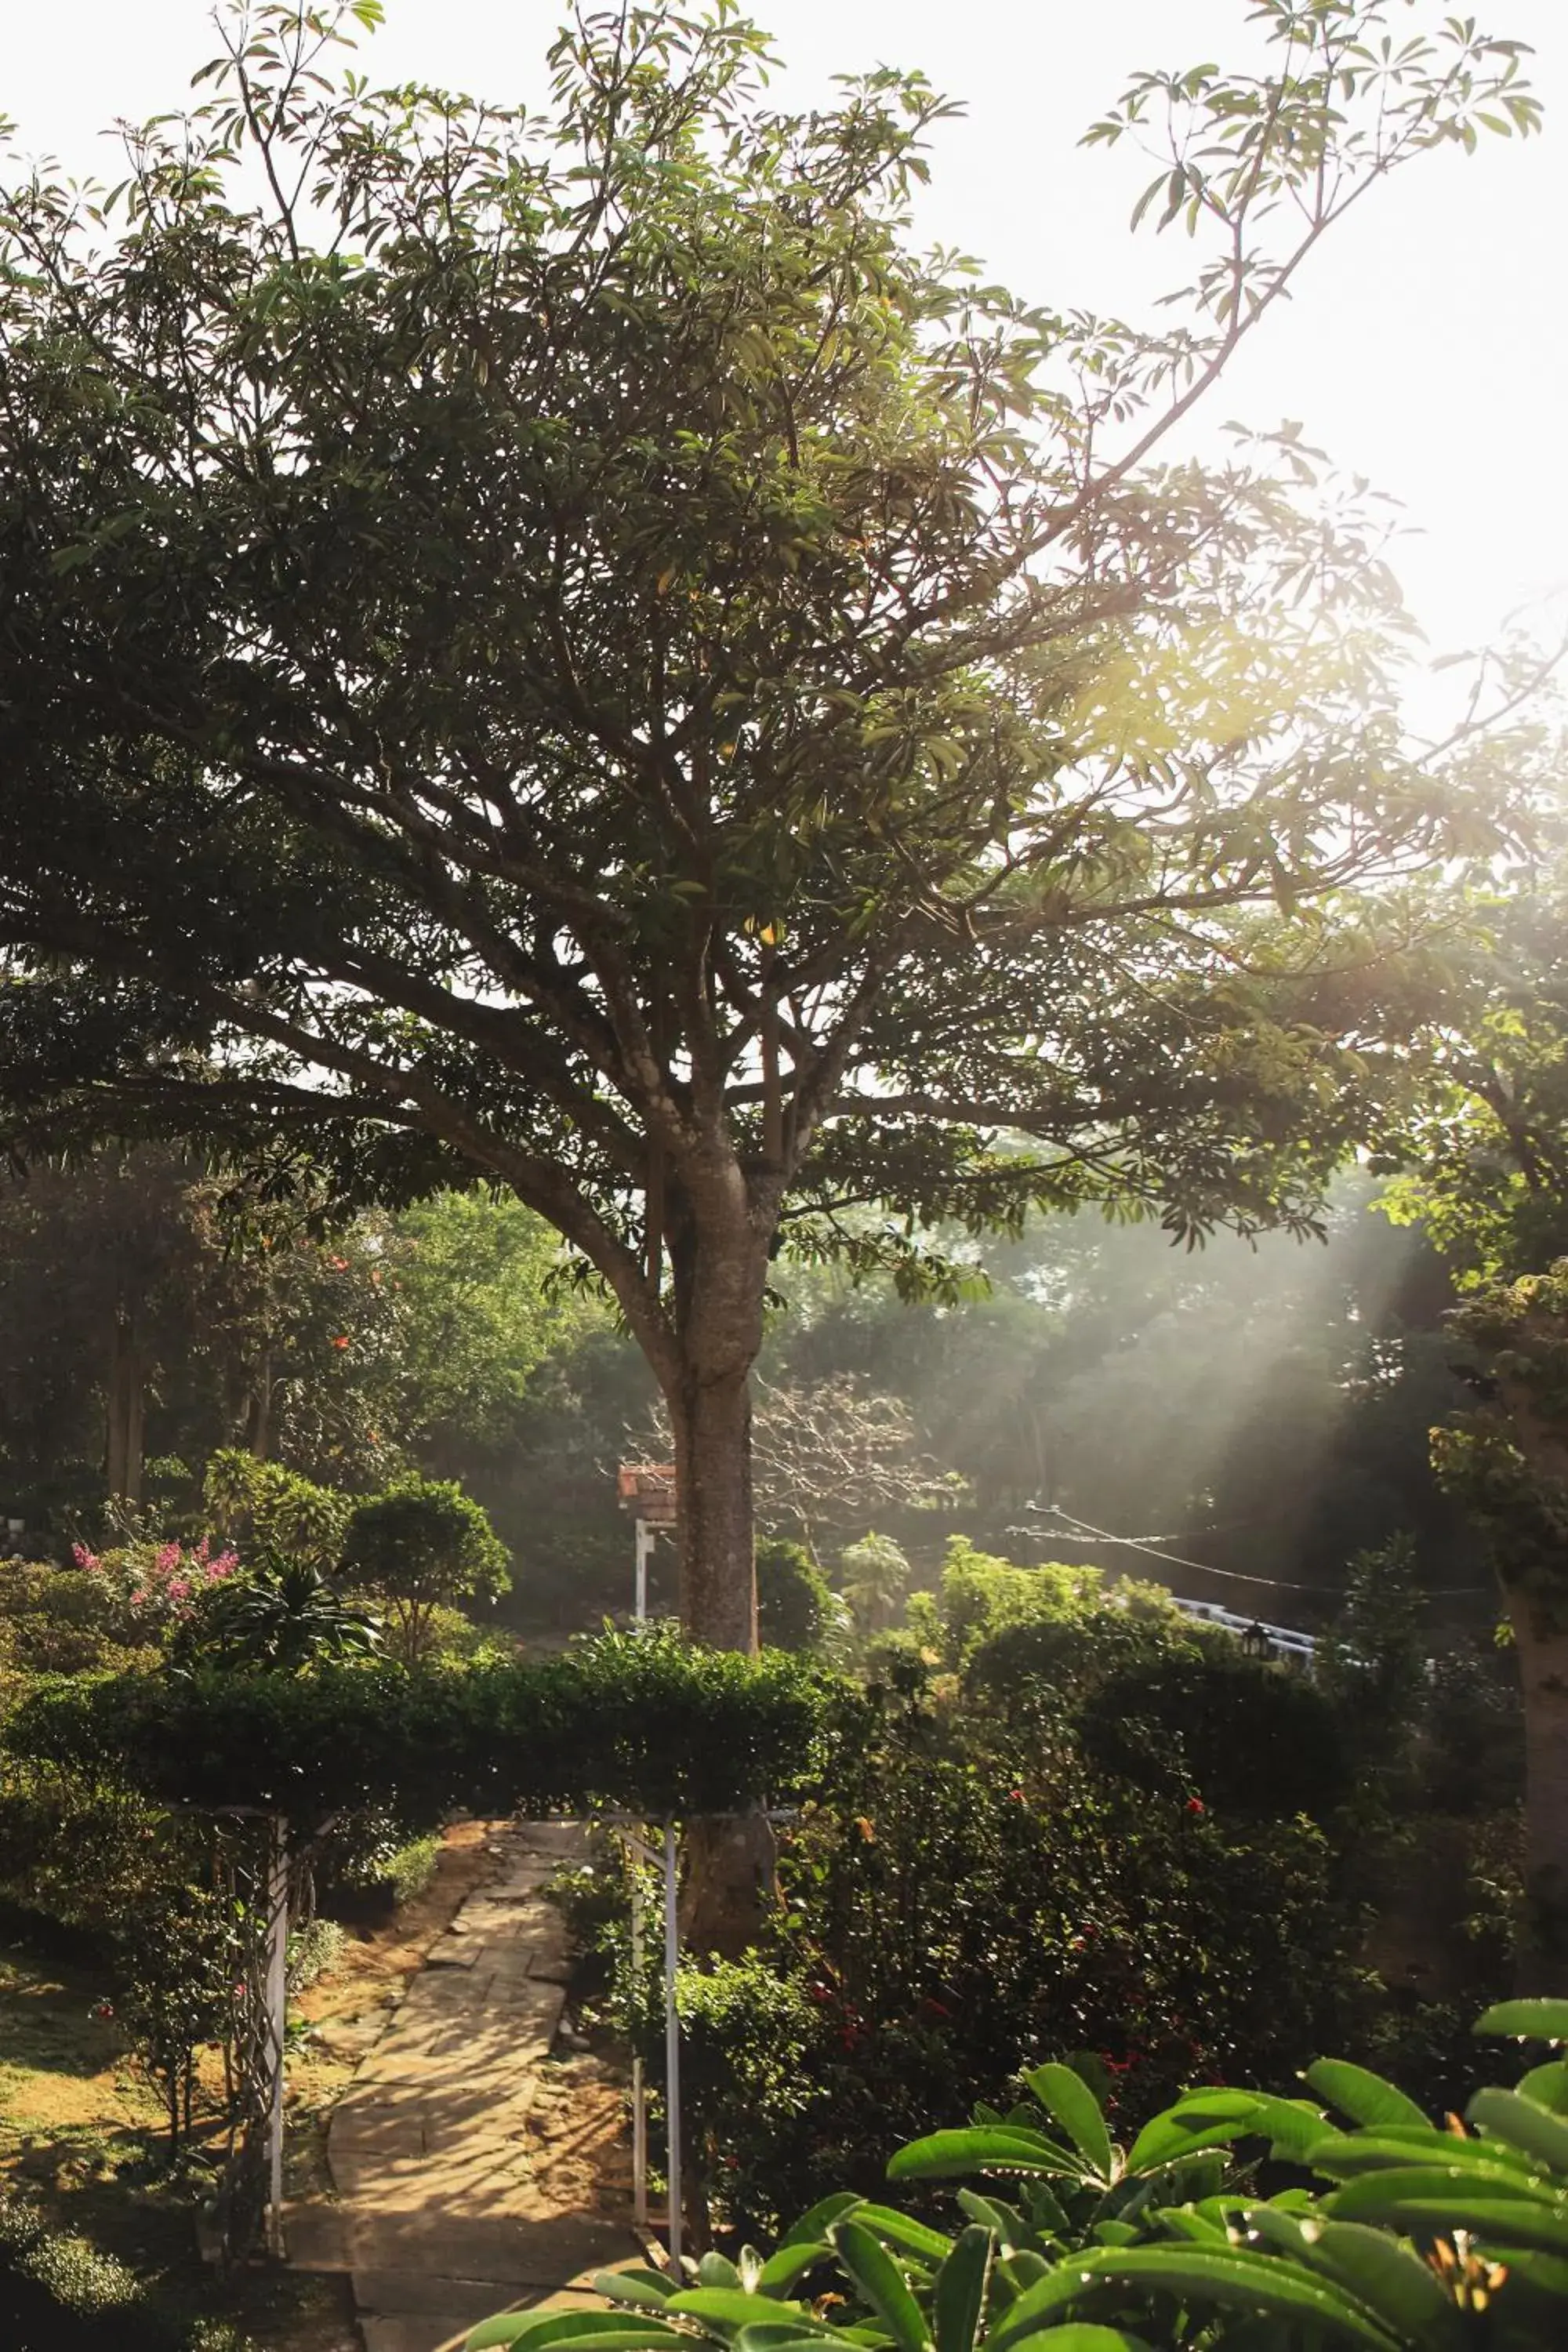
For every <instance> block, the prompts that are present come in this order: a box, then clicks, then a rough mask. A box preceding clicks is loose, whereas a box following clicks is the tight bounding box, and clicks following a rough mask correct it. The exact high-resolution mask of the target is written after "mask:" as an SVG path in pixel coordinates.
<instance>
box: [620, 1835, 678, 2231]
mask: <svg viewBox="0 0 1568 2352" xmlns="http://www.w3.org/2000/svg"><path fill="white" fill-rule="evenodd" d="M616 1834H617V1836H618V1837H619V1838H620V1840H621V1843H622V1844H623V1845H624V1847H625V1848H626V1853H628V1854H629V1855H630V1856H631V1858H632V1864H633V1872H634V1875H633V1879H632V1886H633V1895H632V1971H633V1976H634V1978H635V1979H636V1981H637V1984H638V1985H639V1987H640V1985H641V1982H642V1964H643V1958H644V1940H643V1939H644V1925H643V1908H642V1894H641V1887H640V1883H639V1881H638V1879H637V1876H636V1868H637V1864H638V1863H647V1864H653V1866H654V1867H655V1868H656V1869H658V1868H660V1867H662V1870H663V1874H664V2114H665V2124H666V2128H667V2134H668V2142H669V2150H668V2168H667V2171H668V2181H669V2217H668V2219H669V2261H670V2267H671V2269H672V2270H673V2271H674V2272H675V2273H676V2274H677V2276H678V2277H679V2272H680V2014H679V2010H678V2009H677V2007H676V2003H675V1979H676V1971H677V1970H678V1969H679V1966H680V1913H679V1870H678V1867H677V1865H678V1863H679V1852H680V1846H679V1836H678V1833H677V1831H676V1826H675V1823H674V1822H666V1823H665V1825H664V1837H663V1843H662V1845H661V1846H651V1845H649V1844H647V1843H646V1841H645V1840H644V1839H642V1838H640V1837H639V1836H638V1835H637V1832H636V1831H635V1830H633V1829H631V1828H629V1827H627V1828H617V1830H616ZM632 2194H633V2197H634V2199H635V2200H636V2201H635V2208H634V2210H635V2211H636V2213H637V2221H638V2222H639V2224H640V2225H642V2226H644V2227H646V2225H647V2070H646V2069H645V2067H644V2065H643V2063H642V2060H641V2059H640V2058H634V2059H633V2061H632Z"/></svg>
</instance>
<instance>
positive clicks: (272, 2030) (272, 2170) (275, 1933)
mask: <svg viewBox="0 0 1568 2352" xmlns="http://www.w3.org/2000/svg"><path fill="white" fill-rule="evenodd" d="M268 1831H269V1837H268V1847H269V1852H268V1885H267V2042H268V2058H269V2060H270V2074H269V2078H268V2102H267V2244H268V2252H271V2253H273V2254H275V2255H276V2256H277V2257H278V2259H279V2261H281V2260H282V2259H283V2050H284V2044H285V2042H286V2040H287V2038H288V2032H289V1824H288V1822H287V1821H286V1820H285V1819H284V1817H283V1815H282V1814H281V1813H274V1814H273V1816H272V1819H271V1821H270V1822H269V1823H268Z"/></svg>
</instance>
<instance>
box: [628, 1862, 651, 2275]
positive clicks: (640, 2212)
mask: <svg viewBox="0 0 1568 2352" xmlns="http://www.w3.org/2000/svg"><path fill="white" fill-rule="evenodd" d="M626 1860H627V1862H628V1863H629V1864H631V1873H632V1982H633V1984H634V1985H635V1986H636V1988H637V2007H638V2009H639V2011H640V2009H641V2007H642V1985H643V1885H642V1856H641V1854H640V1853H638V1852H637V1847H636V1846H635V1845H634V1844H632V1843H629V1842H628V1843H627V1847H626ZM632 2213H633V2216H634V2218H635V2220H636V2221H637V2228H638V2229H639V2230H646V2229H647V2070H646V2068H645V2067H644V2065H643V2062H642V2060H641V2059H640V2058H634V2059H633V2060H632Z"/></svg>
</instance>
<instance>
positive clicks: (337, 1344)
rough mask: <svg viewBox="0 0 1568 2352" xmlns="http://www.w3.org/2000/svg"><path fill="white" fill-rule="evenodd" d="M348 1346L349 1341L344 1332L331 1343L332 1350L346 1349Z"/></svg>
mask: <svg viewBox="0 0 1568 2352" xmlns="http://www.w3.org/2000/svg"><path fill="white" fill-rule="evenodd" d="M348 1344H349V1339H348V1333H347V1332H346V1331H340V1333H339V1334H338V1336H337V1338H336V1339H334V1340H333V1341H332V1345H333V1347H334V1348H346V1347H347V1346H348Z"/></svg>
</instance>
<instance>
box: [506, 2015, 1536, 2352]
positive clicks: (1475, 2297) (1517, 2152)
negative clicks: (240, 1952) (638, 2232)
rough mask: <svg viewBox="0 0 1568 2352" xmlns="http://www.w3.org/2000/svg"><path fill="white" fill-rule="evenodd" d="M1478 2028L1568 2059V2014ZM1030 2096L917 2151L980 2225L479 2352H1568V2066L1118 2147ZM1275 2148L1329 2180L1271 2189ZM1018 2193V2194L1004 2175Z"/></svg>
mask: <svg viewBox="0 0 1568 2352" xmlns="http://www.w3.org/2000/svg"><path fill="white" fill-rule="evenodd" d="M1477 2031H1478V2032H1482V2033H1497V2034H1506V2035H1515V2036H1519V2037H1521V2038H1523V2039H1539V2040H1542V2041H1549V2042H1554V2043H1557V2044H1563V2043H1565V2042H1568V2001H1505V2002H1504V2003H1502V2004H1501V2005H1500V2007H1499V2008H1497V2009H1493V2010H1489V2011H1488V2012H1487V2014H1486V2016H1485V2017H1483V2018H1482V2019H1481V2021H1480V2023H1479V2026H1478V2028H1477ZM1026 2079H1027V2082H1028V2086H1029V2090H1030V2093H1031V2095H1032V2102H1033V2104H1032V2105H1027V2106H1024V2107H1019V2108H1016V2109H1015V2110H1014V2111H1013V2113H1012V2114H1011V2115H1009V2116H992V2115H985V2116H981V2117H980V2118H979V2119H978V2120H977V2121H976V2122H975V2123H974V2124H973V2126H970V2127H969V2128H968V2129H965V2130H961V2131H943V2132H937V2133H934V2134H932V2135H931V2137H929V2138H927V2139H922V2140H917V2141H915V2142H914V2143H913V2144H912V2145H911V2146H910V2147H905V2148H901V2149H900V2151H899V2153H898V2155H897V2156H895V2157H894V2158H893V2160H892V2162H891V2164H890V2165H889V2174H890V2175H891V2177H892V2178H893V2179H896V2180H921V2181H930V2180H942V2179H960V2178H963V2176H965V2175H969V2176H979V2177H980V2178H981V2179H983V2180H984V2183H985V2185H984V2188H982V2189H972V2188H965V2189H960V2190H959V2191H958V2204H959V2207H960V2210H961V2212H962V2214H963V2224H964V2226H963V2227H962V2228H961V2229H960V2230H959V2231H958V2232H957V2234H956V2235H952V2234H950V2233H949V2232H947V2231H942V2230H939V2229H935V2228H933V2227H931V2224H930V2223H929V2222H926V2221H920V2220H916V2219H915V2218H913V2217H912V2216H911V2215H910V2214H907V2213H901V2212H899V2211H897V2210H894V2209H893V2208H892V2207H890V2206H884V2205H880V2204H876V2203H873V2202H870V2201H869V2200H867V2199H865V2198H863V2197H857V2196H853V2195H850V2194H845V2195H842V2196H838V2197H830V2198H828V2199H827V2200H826V2201H825V2202H824V2203H822V2204H820V2205H818V2206H816V2207H815V2208H814V2209H813V2210H812V2211H811V2212H809V2213H807V2214H806V2215H805V2219H804V2220H803V2221H798V2222H797V2223H796V2224H795V2228H794V2229H793V2230H792V2231H790V2232H789V2234H788V2236H787V2237H786V2238H785V2239H784V2242H783V2243H782V2244H781V2245H780V2246H779V2247H778V2248H777V2249H776V2251H774V2252H773V2253H771V2254H769V2255H767V2256H766V2257H765V2258H764V2256H763V2254H761V2253H759V2252H754V2251H752V2249H750V2248H747V2249H745V2250H743V2251H742V2253H741V2255H740V2257H739V2259H738V2261H736V2262H733V2263H731V2262H729V2261H727V2260H726V2259H725V2258H724V2257H723V2256H722V2255H719V2254H712V2253H710V2254H705V2255H704V2256H703V2258H702V2260H701V2262H700V2263H698V2264H697V2265H696V2266H695V2269H694V2271H693V2273H692V2274H691V2275H690V2276H688V2277H679V2278H677V2277H673V2276H671V2275H669V2274H668V2273H665V2272H661V2271H657V2270H653V2269H638V2270H629V2271H616V2272H608V2273H605V2274H603V2275H602V2276H601V2277H600V2278H599V2279H598V2280H597V2282H596V2284H597V2286H598V2289H599V2292H600V2293H601V2294H603V2295H604V2296H605V2299H606V2301H607V2302H608V2303H609V2304H611V2305H614V2306H616V2307H615V2308H614V2309H609V2310H605V2311H604V2312H603V2313H588V2312H573V2313H570V2314H566V2313H560V2312H509V2313H505V2314H503V2315H500V2317H498V2318H495V2319H490V2320H487V2321H486V2322H485V2323H484V2324H483V2325H482V2326H479V2327H477V2328H475V2329H474V2330H473V2332H472V2333H471V2334H470V2336H468V2352H503V2347H504V2352H513V2347H515V2352H565V2347H566V2346H567V2344H568V2341H570V2345H571V2347H572V2352H681V2347H688V2352H689V2347H721V2352H1033V2347H1036V2346H1038V2347H1040V2352H1342V2347H1361V2352H1552V2347H1561V2346H1563V2345H1565V2344H1568V2063H1564V2062H1563V2060H1562V2059H1561V2058H1553V2059H1552V2061H1550V2062H1549V2063H1547V2064H1545V2065H1542V2066H1537V2067H1535V2068H1534V2069H1533V2070H1532V2071H1531V2073H1529V2074H1526V2075H1525V2077H1524V2079H1523V2081H1522V2082H1521V2083H1520V2084H1518V2085H1517V2087H1516V2088H1514V2089H1513V2090H1500V2089H1488V2090H1483V2091H1479V2092H1478V2093H1477V2094H1476V2096H1475V2097H1474V2098H1473V2099H1472V2100H1471V2102H1470V2105H1469V2107H1468V2111H1467V2115H1466V2117H1465V2121H1464V2122H1463V2123H1461V2122H1460V2121H1459V2120H1458V2117H1456V2116H1449V2117H1448V2118H1447V2120H1446V2122H1445V2123H1444V2124H1443V2125H1441V2126H1437V2125H1434V2124H1431V2123H1429V2122H1428V2121H1427V2120H1426V2116H1423V2115H1422V2113H1421V2111H1420V2109H1419V2108H1418V2107H1417V2106H1415V2104H1414V2103H1413V2102H1412V2101H1411V2100H1409V2099H1407V2098H1406V2097H1405V2095H1404V2093H1403V2092H1402V2091H1399V2090H1397V2089H1395V2087H1394V2084H1391V2083H1386V2082H1384V2080H1383V2079H1382V2078H1381V2077H1380V2076H1379V2075H1376V2074H1369V2073H1368V2072H1367V2071H1366V2070H1365V2069H1364V2068H1363V2067H1360V2066H1352V2065H1347V2064H1344V2063H1341V2062H1338V2061H1331V2060H1322V2061H1320V2062H1319V2063H1318V2064H1316V2065H1314V2066H1311V2067H1310V2068H1309V2069H1308V2071H1307V2073H1306V2074H1305V2076H1304V2077H1303V2083H1304V2085H1305V2088H1306V2090H1307V2092H1308V2093H1309V2094H1310V2095H1309V2096H1307V2097H1305V2098H1276V2097H1269V2096H1268V2095H1265V2094H1263V2093H1261V2092H1255V2091H1230V2090H1222V2089H1216V2090H1199V2091H1191V2092H1189V2093H1187V2095H1185V2096H1184V2097H1183V2098H1181V2099H1178V2100H1177V2101H1176V2103H1175V2105H1173V2106H1172V2107H1170V2108H1168V2109H1167V2110H1166V2111H1165V2113H1164V2114H1163V2115H1160V2116H1155V2118H1154V2120H1153V2121H1152V2123H1151V2124H1149V2125H1148V2126H1146V2127H1145V2128H1144V2129H1143V2130H1142V2132H1141V2133H1140V2134H1139V2136H1138V2137H1137V2138H1136V2140H1134V2141H1133V2143H1132V2145H1131V2147H1129V2148H1126V2149H1122V2148H1121V2147H1117V2146H1116V2145H1115V2144H1114V2142H1113V2141H1112V2139H1111V2137H1110V2130H1109V2128H1108V2126H1107V2124H1106V2119H1105V2116H1104V2115H1103V2113H1102V2111H1101V2108H1100V2104H1099V2102H1098V2100H1097V2099H1096V2097H1095V2095H1094V2094H1093V2092H1092V2091H1091V2090H1090V2088H1089V2084H1087V2083H1085V2082H1084V2081H1083V2080H1082V2078H1081V2077H1080V2076H1079V2075H1078V2074H1075V2073H1074V2072H1073V2071H1072V2069H1071V2068H1069V2067H1067V2066H1056V2065H1050V2066H1040V2067H1037V2068H1036V2069H1035V2071H1034V2072H1033V2073H1032V2074H1030V2075H1029V2076H1028V2077H1027V2078H1026ZM1265 2155H1269V2156H1272V2157H1274V2158H1279V2159H1282V2160H1285V2161H1287V2162H1289V2163H1290V2164H1291V2165H1293V2166H1295V2167H1297V2168H1299V2169H1300V2171H1301V2172H1302V2173H1303V2174H1304V2175H1307V2176H1312V2175H1315V2176H1316V2178H1317V2181H1318V2183H1319V2185H1318V2186H1317V2187H1316V2188H1309V2187H1306V2186H1302V2187H1300V2188H1296V2189H1285V2190H1283V2191H1281V2192H1280V2193H1279V2194H1278V2195H1276V2196H1274V2197H1270V2198H1260V2197H1258V2195H1257V2194H1256V2193H1255V2191H1254V2189H1253V2187H1252V2185H1251V2179H1250V2174H1251V2172H1252V2171H1253V2170H1254V2169H1255V2168H1256V2165H1257V2163H1258V2161H1259V2160H1260V2159H1261V2158H1263V2157H1264V2156H1265ZM1004 2176H1012V2178H1013V2179H1014V2180H1015V2181H1016V2183H1017V2184H1018V2185H1017V2187H1016V2189H1015V2190H1014V2193H1013V2196H1012V2197H1008V2196H1006V2195H1004V2194H1003V2193H1002V2189H1001V2179H1002V2177H1004Z"/></svg>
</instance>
